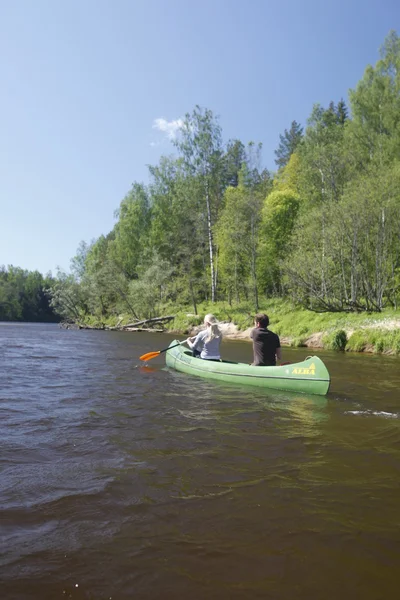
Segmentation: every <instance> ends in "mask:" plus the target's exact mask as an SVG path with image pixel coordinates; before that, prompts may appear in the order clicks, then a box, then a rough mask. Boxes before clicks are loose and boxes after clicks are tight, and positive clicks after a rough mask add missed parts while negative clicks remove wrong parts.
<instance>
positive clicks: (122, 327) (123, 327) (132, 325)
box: [60, 315, 175, 333]
mask: <svg viewBox="0 0 400 600" xmlns="http://www.w3.org/2000/svg"><path fill="white" fill-rule="evenodd" d="M172 319H175V315H168V316H166V317H154V318H153V319H144V320H143V321H136V322H135V323H128V325H121V324H120V323H121V321H122V319H119V320H118V323H117V324H116V325H115V327H107V326H106V325H104V323H101V324H99V325H95V326H94V325H82V324H81V323H67V322H64V323H60V327H63V328H64V329H101V330H104V329H106V330H107V331H149V332H155V333H163V332H164V331H165V329H155V328H154V327H151V326H150V327H140V325H152V324H153V323H154V324H156V323H159V324H162V323H163V322H168V321H172Z"/></svg>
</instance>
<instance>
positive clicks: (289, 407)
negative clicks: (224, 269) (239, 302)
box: [0, 324, 400, 600]
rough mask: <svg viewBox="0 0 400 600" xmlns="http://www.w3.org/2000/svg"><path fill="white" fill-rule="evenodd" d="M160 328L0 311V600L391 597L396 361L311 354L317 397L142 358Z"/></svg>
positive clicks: (398, 471) (399, 450) (234, 348)
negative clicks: (321, 368)
mask: <svg viewBox="0 0 400 600" xmlns="http://www.w3.org/2000/svg"><path fill="white" fill-rule="evenodd" d="M171 339H172V336H167V335H159V334H146V333H136V334H135V333H122V332H99V331H67V330H62V329H59V328H58V327H57V326H56V325H32V324H28V325H25V324H0V598H1V599H2V600H11V599H18V600H20V599H21V600H25V599H26V600H32V599H35V600H36V599H38V600H53V599H55V600H56V599H60V600H61V599H65V598H72V599H74V600H79V599H95V600H103V599H104V600H109V599H113V600H119V599H121V600H125V599H135V600H137V599H160V600H170V599H171V600H172V599H176V598H184V599H186V598H189V599H190V600H198V599H223V600H224V599H232V600H235V599H242V598H250V599H252V598H257V599H258V598H260V599H273V600H289V599H290V600H293V599H298V600H303V599H304V600H306V599H307V600H310V599H316V600H320V599H321V600H322V599H323V600H336V599H340V600H347V599H356V598H360V599H361V598H362V599H363V600H377V599H382V600H383V599H384V600H386V599H392V598H398V597H399V583H400V393H399V387H400V359H399V358H395V357H382V356H364V355H351V354H346V355H345V354H340V353H338V354H336V353H328V352H320V353H319V356H321V358H322V359H323V360H324V362H325V363H326V365H327V367H328V369H329V370H330V373H331V376H332V386H331V391H330V392H329V394H328V396H327V397H326V398H323V397H318V396H307V395H301V394H293V393H285V392H274V391H261V390H259V389H256V388H254V389H253V388H250V387H244V386H243V387H238V386H235V387H234V386H229V385H226V384H224V385H222V384H220V383H216V382H212V381H207V380H206V379H200V378H194V377H190V376H188V375H184V374H181V373H177V372H174V371H171V370H168V369H167V368H166V367H165V355H163V354H162V355H161V356H160V357H158V358H156V359H154V360H152V361H151V362H149V363H148V367H147V368H146V367H143V365H142V364H140V361H139V360H138V357H139V356H140V355H141V354H143V353H144V352H148V351H150V350H159V349H162V348H164V347H166V346H168V344H169V342H170V341H171ZM222 349H223V355H224V357H226V358H228V359H231V360H232V359H233V360H242V361H245V362H250V361H251V345H250V344H249V343H246V342H242V341H241V342H239V341H225V342H224V343H223V347H222ZM308 354H310V351H309V350H308V349H296V350H293V349H284V360H288V361H292V362H296V361H298V360H302V359H303V358H305V357H306V356H307V355H308Z"/></svg>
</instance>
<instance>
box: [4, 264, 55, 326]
mask: <svg viewBox="0 0 400 600" xmlns="http://www.w3.org/2000/svg"><path fill="white" fill-rule="evenodd" d="M53 283H54V279H53V278H52V277H51V275H48V276H46V277H43V275H41V274H40V273H39V272H38V271H26V270H24V269H20V268H18V267H12V266H10V267H8V268H7V269H6V268H5V267H1V266H0V321H32V322H35V321H36V322H41V323H47V322H58V321H59V320H60V316H59V315H57V314H56V313H55V312H54V310H53V308H52V306H51V305H50V297H49V294H48V290H49V289H50V288H51V286H52V285H53Z"/></svg>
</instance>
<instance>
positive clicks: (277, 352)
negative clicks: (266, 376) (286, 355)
mask: <svg viewBox="0 0 400 600" xmlns="http://www.w3.org/2000/svg"><path fill="white" fill-rule="evenodd" d="M275 354H276V360H277V361H278V360H279V361H280V362H282V348H277V349H276V352H275Z"/></svg>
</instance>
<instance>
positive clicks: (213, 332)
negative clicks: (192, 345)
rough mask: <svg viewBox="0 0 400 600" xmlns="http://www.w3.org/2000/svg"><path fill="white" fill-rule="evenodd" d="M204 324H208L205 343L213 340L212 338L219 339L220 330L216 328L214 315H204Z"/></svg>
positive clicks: (216, 322) (216, 323)
mask: <svg viewBox="0 0 400 600" xmlns="http://www.w3.org/2000/svg"><path fill="white" fill-rule="evenodd" d="M204 323H208V324H209V325H210V331H209V333H208V336H207V342H209V341H210V340H213V339H214V338H219V337H221V336H222V333H221V330H220V328H219V327H218V321H217V319H216V318H215V317H214V315H206V316H205V317H204Z"/></svg>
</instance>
